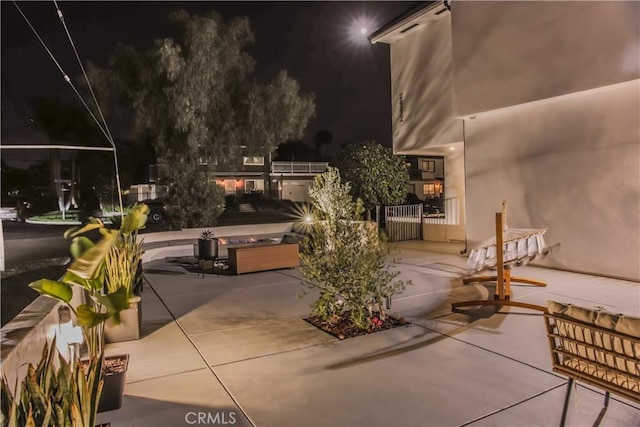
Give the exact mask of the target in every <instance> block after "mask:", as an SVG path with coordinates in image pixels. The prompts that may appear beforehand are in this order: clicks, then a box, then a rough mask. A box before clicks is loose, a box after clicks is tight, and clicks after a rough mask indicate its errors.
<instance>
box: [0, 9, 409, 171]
mask: <svg viewBox="0 0 640 427" xmlns="http://www.w3.org/2000/svg"><path fill="white" fill-rule="evenodd" d="M415 4H416V2H172V1H165V2H128V1H127V2H94V1H86V2H66V1H62V2H61V1H59V2H58V5H59V7H60V9H61V10H62V12H63V14H64V18H65V22H66V24H67V27H68V28H69V31H70V33H71V36H72V38H73V40H74V42H75V43H76V47H77V49H78V53H79V55H80V58H81V59H82V60H83V62H84V63H85V65H86V63H87V61H92V62H94V63H97V64H98V65H101V66H106V64H107V60H108V57H109V55H110V54H111V53H112V52H113V50H114V48H115V46H116V45H117V43H118V42H122V43H125V44H132V45H134V46H135V47H136V48H138V49H145V50H146V49H148V48H150V47H152V46H153V41H154V40H155V39H158V38H165V37H175V34H176V27H175V26H174V25H173V24H172V23H171V22H170V20H169V19H168V15H169V13H170V12H171V11H174V10H178V9H184V10H186V11H187V12H189V13H190V14H194V13H195V14H200V15H203V14H206V13H207V12H209V11H211V10H216V11H217V12H219V13H220V14H222V15H223V16H224V17H226V18H230V17H233V16H247V17H248V18H249V21H250V24H251V28H252V31H253V33H254V36H255V42H254V43H253V44H252V45H250V47H249V49H248V51H249V53H250V54H251V56H253V58H254V59H256V61H257V64H256V68H255V73H256V77H257V78H258V79H259V80H260V81H267V80H270V79H272V78H274V77H275V76H276V74H277V73H278V71H280V70H282V69H286V70H287V71H288V72H289V74H290V75H291V76H292V77H293V78H295V79H296V80H297V81H298V82H299V83H300V86H301V92H302V93H309V92H313V93H314V94H315V96H316V118H315V119H313V120H312V121H311V122H310V123H309V125H308V126H307V130H306V135H305V140H306V141H309V142H310V141H311V139H312V137H313V135H314V134H315V133H316V131H318V130H329V131H331V132H332V133H333V135H334V142H333V144H332V146H333V147H334V148H333V149H335V147H337V146H338V145H339V144H340V143H342V142H344V141H346V140H349V141H353V142H355V141H362V140H376V141H378V142H380V143H382V144H385V145H388V146H390V145H391V114H390V108H391V106H390V74H389V48H388V46H386V45H384V44H378V45H371V44H370V43H369V42H368V40H366V37H365V36H362V35H361V34H360V30H361V28H363V27H366V28H367V30H368V31H369V32H371V31H374V30H376V29H377V28H379V27H380V26H382V25H383V24H385V23H386V22H388V21H389V20H391V19H393V18H394V17H396V16H398V15H400V14H401V13H402V12H404V11H406V10H407V9H409V8H410V7H412V6H414V5H415ZM18 5H19V6H20V8H21V9H22V11H23V12H24V13H25V15H26V16H27V18H29V20H30V21H31V24H32V25H33V26H34V27H35V29H36V30H37V31H38V33H39V34H40V36H41V37H42V39H43V40H44V41H45V43H46V44H47V45H48V47H49V49H50V50H51V51H52V53H53V54H54V56H55V57H56V59H57V60H58V62H59V63H60V64H61V66H62V68H63V69H64V71H65V72H66V73H67V74H68V75H69V76H70V77H71V78H72V79H74V81H75V82H77V83H79V81H78V78H80V77H81V70H80V67H79V65H78V63H77V61H76V59H75V57H74V55H73V50H72V48H71V45H70V43H69V41H68V39H67V37H66V34H65V32H64V27H63V26H62V24H61V22H60V21H59V19H58V17H57V14H56V10H55V5H54V3H53V2H18ZM1 19H2V22H1V24H2V27H1V31H2V69H1V70H2V142H3V144H19V143H45V141H35V139H36V138H34V137H33V136H26V135H28V132H26V131H25V129H27V128H28V126H29V125H28V120H29V118H30V117H31V116H32V114H31V113H30V102H31V100H32V99H34V98H37V97H52V98H54V97H58V98H62V99H69V100H74V99H77V98H74V96H75V95H74V94H73V92H72V90H71V88H70V87H69V85H68V84H67V83H65V82H64V80H63V79H62V74H61V73H60V71H59V70H58V68H57V67H56V66H55V64H54V62H53V61H52V60H51V58H50V57H49V56H48V54H47V53H46V51H45V50H44V48H43V47H42V45H41V44H40V43H39V42H38V40H37V38H36V36H35V35H34V34H33V32H32V31H31V30H30V29H29V27H28V26H27V24H26V22H25V21H24V19H23V18H22V16H21V15H20V14H19V12H18V10H17V9H16V7H15V5H14V4H13V2H9V1H2V16H1ZM77 102H78V105H79V106H80V105H81V104H80V102H79V101H77ZM113 130H114V131H115V133H116V134H118V133H120V135H121V136H126V130H125V129H113ZM123 133H124V134H123ZM27 139H30V140H27ZM105 144H106V141H105ZM17 155H18V153H15V152H9V151H7V150H4V151H3V152H2V156H3V158H4V159H5V160H11V159H15V157H16V156H17ZM12 163H13V162H12Z"/></svg>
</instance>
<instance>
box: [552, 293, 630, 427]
mask: <svg viewBox="0 0 640 427" xmlns="http://www.w3.org/2000/svg"><path fill="white" fill-rule="evenodd" d="M544 319H545V323H546V327H547V336H548V338H549V346H550V349H551V361H552V364H553V370H554V371H555V372H558V373H560V374H562V375H565V376H567V377H569V382H568V384H567V392H566V394H565V401H564V406H563V409H562V418H561V420H560V426H564V423H565V419H566V416H567V410H568V407H569V399H570V398H571V388H572V386H573V381H574V380H576V381H581V382H584V383H586V384H589V385H592V386H594V387H597V388H599V389H601V390H603V391H605V399H604V408H603V409H602V411H601V413H600V417H599V419H601V418H602V417H603V416H604V413H605V412H606V410H607V407H608V404H609V396H610V393H614V394H616V395H618V396H620V397H623V398H625V399H629V400H631V401H634V402H636V403H640V318H637V317H632V316H626V315H618V314H612V313H609V312H606V311H604V310H591V309H587V308H584V307H579V306H575V305H571V304H561V303H558V302H555V301H549V304H548V310H547V313H545V314H544Z"/></svg>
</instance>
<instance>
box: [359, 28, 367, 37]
mask: <svg viewBox="0 0 640 427" xmlns="http://www.w3.org/2000/svg"><path fill="white" fill-rule="evenodd" d="M360 34H362V35H365V34H367V29H366V28H364V27H363V28H361V29H360Z"/></svg>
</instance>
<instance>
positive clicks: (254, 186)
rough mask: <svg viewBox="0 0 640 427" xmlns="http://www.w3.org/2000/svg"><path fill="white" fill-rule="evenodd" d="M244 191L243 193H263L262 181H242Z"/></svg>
mask: <svg viewBox="0 0 640 427" xmlns="http://www.w3.org/2000/svg"><path fill="white" fill-rule="evenodd" d="M244 191H245V193H253V192H254V191H264V181H263V180H261V179H246V180H245V181H244Z"/></svg>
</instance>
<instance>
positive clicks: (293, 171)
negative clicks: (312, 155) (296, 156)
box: [271, 162, 329, 176]
mask: <svg viewBox="0 0 640 427" xmlns="http://www.w3.org/2000/svg"><path fill="white" fill-rule="evenodd" d="M328 167H329V162H271V175H272V176H280V175H298V176H312V175H318V174H321V173H323V172H324V171H326V170H327V168H328Z"/></svg>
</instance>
